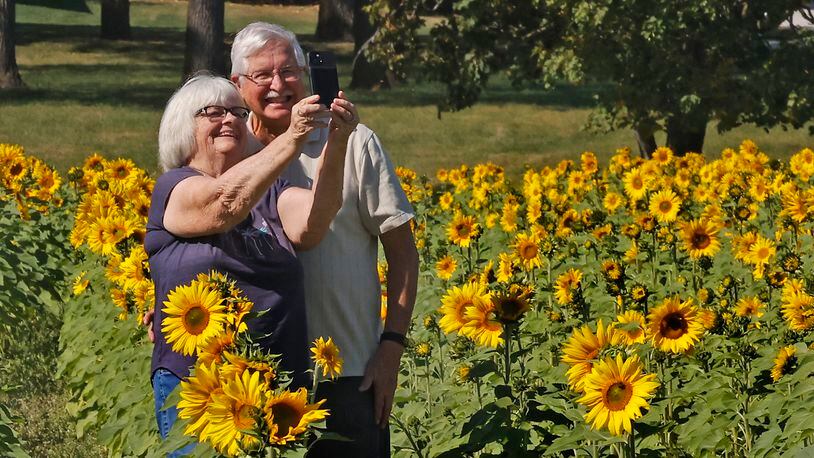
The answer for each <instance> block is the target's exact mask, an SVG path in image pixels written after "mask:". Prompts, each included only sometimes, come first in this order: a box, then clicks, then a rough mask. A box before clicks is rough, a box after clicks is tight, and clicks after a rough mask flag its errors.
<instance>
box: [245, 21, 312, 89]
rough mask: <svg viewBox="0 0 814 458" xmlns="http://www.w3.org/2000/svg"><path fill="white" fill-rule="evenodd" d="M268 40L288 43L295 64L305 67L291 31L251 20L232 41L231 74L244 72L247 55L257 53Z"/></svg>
mask: <svg viewBox="0 0 814 458" xmlns="http://www.w3.org/2000/svg"><path fill="white" fill-rule="evenodd" d="M270 41H271V42H284V43H288V44H289V46H291V49H292V50H293V51H294V57H295V58H296V59H297V65H299V66H300V67H305V54H304V53H303V52H302V47H301V46H300V43H299V42H298V41H297V36H296V35H294V33H293V32H291V31H289V30H287V29H285V28H284V27H282V26H279V25H277V24H269V23H268V22H252V23H251V24H249V25H247V26H246V27H244V28H243V30H241V31H240V32H238V34H237V35H236V36H235V41H234V42H233V43H232V76H233V77H234V76H236V75H241V74H245V73H246V71H247V69H248V67H249V63H248V59H249V57H252V56H253V55H255V54H257V53H258V52H259V51H260V50H262V49H263V48H264V47H265V46H266V45H267V44H268V43H269V42H270Z"/></svg>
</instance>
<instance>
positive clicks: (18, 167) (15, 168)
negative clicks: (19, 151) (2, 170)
mask: <svg viewBox="0 0 814 458" xmlns="http://www.w3.org/2000/svg"><path fill="white" fill-rule="evenodd" d="M9 172H10V173H11V176H13V177H16V176H17V175H19V174H21V173H23V165H22V164H14V165H12V166H11V170H10V171H9Z"/></svg>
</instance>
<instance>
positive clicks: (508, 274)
mask: <svg viewBox="0 0 814 458" xmlns="http://www.w3.org/2000/svg"><path fill="white" fill-rule="evenodd" d="M498 257H499V261H498V264H497V274H496V275H497V281H499V282H501V283H509V281H511V279H512V274H513V273H514V269H513V262H514V261H513V260H512V256H511V255H510V254H509V253H500V255H499V256H498Z"/></svg>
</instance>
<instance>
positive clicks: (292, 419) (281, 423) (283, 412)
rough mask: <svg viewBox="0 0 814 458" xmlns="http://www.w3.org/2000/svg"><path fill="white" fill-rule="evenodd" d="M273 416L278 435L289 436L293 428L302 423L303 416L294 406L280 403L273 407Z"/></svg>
mask: <svg viewBox="0 0 814 458" xmlns="http://www.w3.org/2000/svg"><path fill="white" fill-rule="evenodd" d="M271 414H272V415H273V417H274V420H273V421H274V424H275V425H277V428H278V430H277V435H278V436H284V435H286V434H288V432H289V431H290V430H291V428H296V427H297V425H298V424H299V423H300V418H302V414H301V413H300V411H299V410H297V409H296V408H295V407H294V406H291V405H288V404H284V403H278V404H274V405H273V406H271Z"/></svg>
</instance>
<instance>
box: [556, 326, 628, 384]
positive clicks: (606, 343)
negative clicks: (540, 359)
mask: <svg viewBox="0 0 814 458" xmlns="http://www.w3.org/2000/svg"><path fill="white" fill-rule="evenodd" d="M623 341H624V336H622V335H621V333H619V332H617V331H616V329H615V328H614V327H613V325H608V326H607V327H606V326H605V325H604V324H603V323H602V320H599V321H598V322H597V324H596V334H594V333H593V331H591V328H590V327H588V325H587V324H586V325H584V326H582V327H581V328H579V329H574V331H573V332H572V333H571V337H570V338H569V339H568V342H566V343H565V345H564V346H563V347H562V353H563V355H564V356H563V357H562V362H564V363H566V364H568V365H570V366H571V368H570V369H568V372H566V374H567V375H568V386H569V387H571V389H572V390H574V391H576V392H577V393H582V392H583V389H584V388H583V384H584V383H585V377H586V376H587V375H588V374H590V373H591V369H593V361H594V360H595V359H596V358H597V357H598V356H599V353H600V352H601V351H603V350H605V349H607V348H608V347H610V346H614V345H619V344H620V343H622V342H623Z"/></svg>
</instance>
